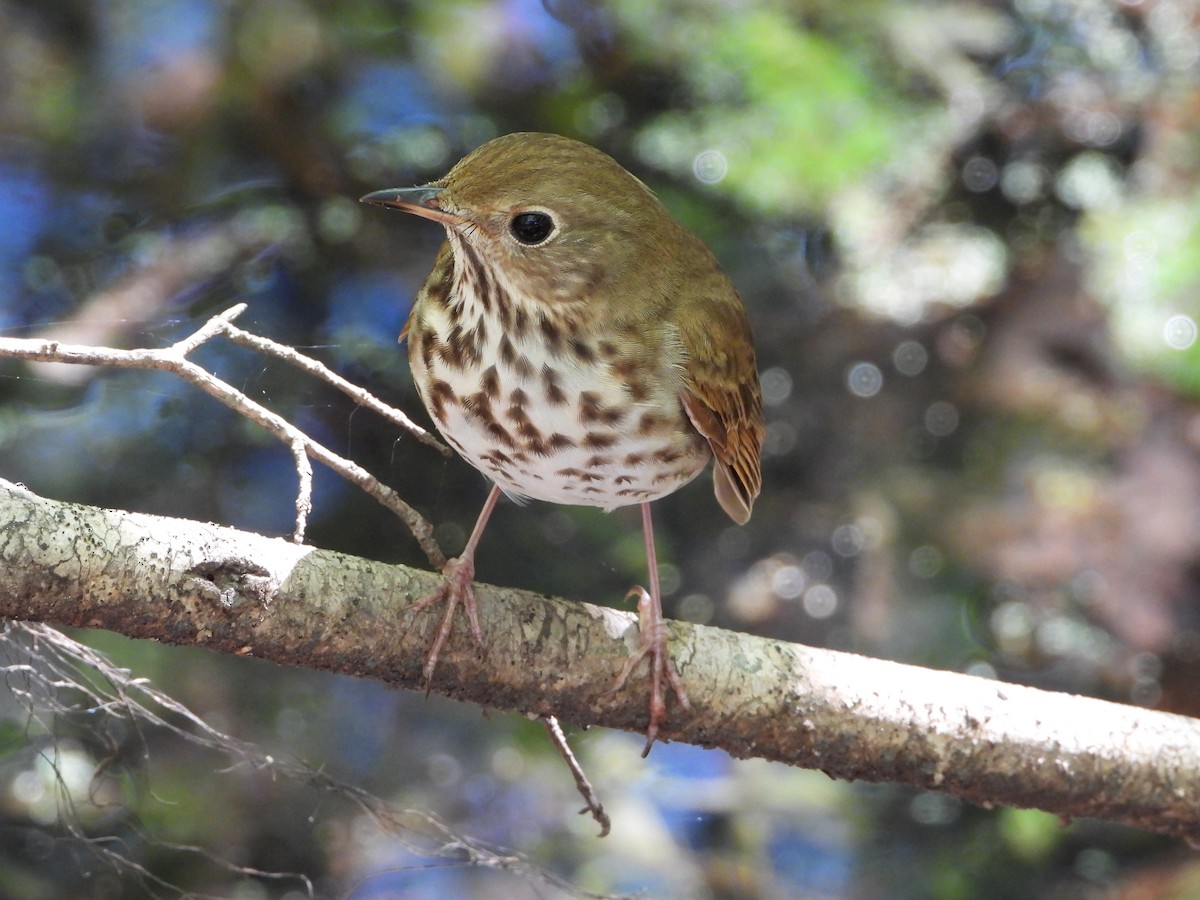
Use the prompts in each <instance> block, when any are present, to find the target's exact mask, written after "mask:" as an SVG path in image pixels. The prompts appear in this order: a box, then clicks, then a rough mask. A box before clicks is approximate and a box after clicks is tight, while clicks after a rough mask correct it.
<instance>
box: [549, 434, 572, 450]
mask: <svg viewBox="0 0 1200 900" xmlns="http://www.w3.org/2000/svg"><path fill="white" fill-rule="evenodd" d="M546 443H548V444H549V445H550V449H551V450H565V449H566V448H567V447H574V446H575V442H574V441H573V440H571V439H570V438H569V437H567V436H566V435H565V434H561V433H559V432H557V431H556V432H554V434H552V435H550V437H549V438H547V439H546Z"/></svg>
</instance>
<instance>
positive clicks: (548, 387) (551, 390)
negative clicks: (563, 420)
mask: <svg viewBox="0 0 1200 900" xmlns="http://www.w3.org/2000/svg"><path fill="white" fill-rule="evenodd" d="M542 389H543V391H545V394H546V401H547V402H548V403H552V404H554V405H555V406H561V405H562V404H564V403H566V402H567V395H566V394H565V393H563V389H562V388H561V387H560V386H559V383H558V372H556V371H554V369H552V368H550V367H549V366H542Z"/></svg>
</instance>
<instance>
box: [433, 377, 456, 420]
mask: <svg viewBox="0 0 1200 900" xmlns="http://www.w3.org/2000/svg"><path fill="white" fill-rule="evenodd" d="M447 403H458V397H456V396H455V394H454V388H452V387H450V385H449V384H447V383H446V382H444V381H435V382H434V383H433V386H432V387H430V388H429V411H430V412H431V413H433V417H434V418H435V419H437V420H438V421H439V422H441V423H442V424H443V425H445V424H446V404H447Z"/></svg>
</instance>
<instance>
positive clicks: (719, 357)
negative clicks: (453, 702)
mask: <svg viewBox="0 0 1200 900" xmlns="http://www.w3.org/2000/svg"><path fill="white" fill-rule="evenodd" d="M361 201H362V202H364V203H367V204H372V205H376V206H381V207H387V208H390V209H396V210H401V211H403V212H406V213H410V214H412V215H416V216H419V217H421V218H424V219H428V220H430V221H433V222H436V223H438V224H439V225H441V226H442V227H443V228H444V229H445V233H446V241H445V242H444V243H443V244H442V246H441V248H440V249H439V251H438V253H437V256H436V258H435V260H434V264H433V269H432V271H431V272H430V274H429V277H428V278H427V280H426V281H425V283H424V285H423V286H422V288H421V289H420V291H419V292H418V294H417V297H416V299H415V301H414V302H413V305H412V309H411V311H410V313H409V317H408V321H407V323H406V324H405V326H404V329H403V331H402V332H401V334H400V341H401V342H403V341H404V340H405V339H406V338H407V341H408V357H409V364H410V367H411V369H412V374H413V381H414V384H415V386H416V389H417V392H418V394H419V395H420V397H421V400H422V402H423V403H424V405H425V408H426V409H427V410H428V412H429V415H430V417H431V418H432V419H433V421H434V422H435V423H436V426H437V428H438V430H439V431H440V432H441V434H442V436H443V437H444V438H445V440H446V442H447V443H448V444H449V445H450V446H451V447H453V448H454V450H456V451H457V452H458V453H459V454H460V455H461V456H462V457H463V458H464V459H465V460H466V461H467V462H469V463H470V464H471V465H472V466H474V467H475V468H476V469H478V470H479V471H480V472H482V473H483V474H484V475H485V476H486V477H487V478H488V479H489V480H490V481H491V482H492V488H491V490H490V492H489V494H488V497H487V500H486V501H485V503H484V505H483V508H482V510H481V511H480V514H479V517H478V519H477V521H476V523H475V527H474V529H473V530H472V532H471V535H470V537H469V538H468V540H467V543H466V545H465V547H464V548H463V550H462V552H461V553H460V554H459V555H458V556H457V557H454V558H452V559H451V560H449V561H448V562H447V563H446V564H445V566H444V567H443V569H442V574H443V575H444V577H445V582H444V583H443V584H442V586H441V587H439V588H438V589H437V590H436V591H434V592H433V593H431V594H429V595H427V596H425V597H423V598H421V599H420V600H418V601H417V602H416V603H415V604H414V605H413V609H415V610H417V611H421V610H425V609H428V608H430V607H433V606H435V605H437V604H444V612H443V615H442V620H441V624H440V627H439V629H438V632H437V634H436V635H435V637H434V639H433V641H432V642H431V645H430V648H429V651H428V655H427V657H426V660H425V664H424V667H423V670H422V674H423V676H424V678H425V681H426V685H427V686H428V684H429V683H430V681H431V680H432V678H433V674H434V670H435V668H436V665H437V661H438V656H439V654H440V653H441V651H442V648H443V647H444V645H445V643H446V641H447V639H448V638H449V636H450V634H451V631H452V627H453V621H454V617H455V615H456V611H457V610H458V609H459V608H460V607H461V608H462V609H463V610H464V611H465V613H466V616H467V620H468V625H469V628H470V632H471V636H472V638H473V640H474V641H475V643H476V645H477V646H478V647H480V649H481V650H482V649H483V647H484V646H485V645H484V640H483V635H482V630H481V628H480V625H479V619H478V607H477V604H476V599H475V593H474V588H473V582H474V578H475V552H476V548H477V547H478V545H479V541H480V539H481V537H482V535H483V532H484V529H485V527H486V525H487V522H488V519H489V517H490V516H491V514H492V511H493V510H494V508H495V506H496V503H497V501H498V500H499V499H500V496H501V494H506V495H508V496H509V497H511V498H513V499H515V500H518V501H520V502H523V501H524V500H526V499H535V500H543V501H549V502H551V503H558V504H568V505H583V506H595V507H599V508H601V509H604V510H613V509H615V508H618V507H622V506H633V505H638V506H640V507H641V514H642V515H641V518H642V530H643V535H644V540H645V546H646V558H647V567H648V583H649V588H645V587H642V586H637V587H635V588H633V589H632V590H631V591H630V594H629V596H632V597H636V598H637V609H638V626H639V627H638V630H639V644H638V649H637V650H636V651H635V652H634V653H632V654H631V655H630V656H629V658H628V660H627V661H626V663H625V665H624V666H623V668H622V670H621V671H620V672H619V673H618V674H617V677H616V679H615V681H614V684H613V687H612V688H611V690H614V691H616V690H621V689H623V688H624V687H625V685H626V683H627V680H628V678H629V677H630V675H631V674H632V673H633V672H634V671H635V670H636V668H637V667H638V666H639V665H640V664H641V662H642V661H643V660H649V681H650V697H649V704H648V719H647V728H646V737H647V740H646V746H645V750H644V752H643V755H645V754H646V753H648V752H649V750H650V748H651V747H652V745H653V744H654V741H655V739H656V737H657V735H658V732H659V729H660V727H661V725H662V723H663V721H664V720H665V718H666V713H667V690H668V689H669V690H670V691H671V692H672V693H673V694H674V695H675V698H676V701H677V703H678V705H679V706H680V707H681V708H688V707H689V701H688V697H687V691H686V688H685V686H684V684H683V682H682V679H681V678H680V676H679V673H678V670H677V669H676V667H675V665H674V663H673V662H672V661H671V660H670V657H669V654H668V647H667V632H666V628H665V626H664V622H663V612H662V596H661V590H660V584H659V578H658V562H657V554H656V552H655V544H654V530H653V522H652V517H651V506H650V505H651V503H652V502H653V501H655V500H658V499H660V498H662V497H665V496H666V495H668V494H671V493H672V492H674V491H676V490H678V489H679V488H681V487H683V486H684V485H685V484H687V483H688V482H690V481H692V479H694V478H695V477H696V476H697V475H699V474H700V473H701V472H702V471H703V470H704V468H705V467H706V466H707V465H708V463H709V461H710V460H711V461H712V462H713V485H714V492H715V495H716V499H717V502H718V504H719V505H720V507H721V508H722V509H723V510H724V512H725V513H726V514H728V516H729V517H730V518H731V519H732V520H733V521H734V522H736V523H738V524H744V523H745V522H747V521H748V520H749V518H750V514H751V510H752V508H753V505H754V501H755V498H756V497H757V496H758V494H759V492H760V490H761V487H762V475H761V464H760V463H761V454H762V443H763V436H764V431H765V428H764V424H763V413H762V394H761V391H760V388H759V379H758V369H757V366H756V362H755V354H754V344H753V339H752V336H751V331H750V325H749V322H748V319H747V315H746V311H745V307H744V306H743V303H742V301H741V298H740V297H739V295H738V292H737V290H736V288H735V287H734V285H733V282H732V281H731V280H730V278H729V277H728V276H727V275H726V274H725V272H724V271H723V270H722V269H721V267H720V265H719V263H718V262H717V260H716V258H715V257H714V255H713V254H712V252H711V251H710V250H709V249H708V248H707V247H706V246H705V245H704V243H703V242H702V241H701V240H700V239H699V238H698V237H696V236H695V234H693V233H692V232H691V231H690V230H688V229H687V228H686V227H685V226H684V225H682V224H681V223H680V222H678V221H677V220H676V219H675V218H674V217H673V216H672V215H671V214H670V212H669V211H668V210H667V208H666V207H665V206H664V205H663V203H662V202H661V201H660V200H659V199H658V197H657V196H656V195H655V194H654V192H653V191H652V190H651V189H650V188H649V187H648V186H647V185H645V184H644V183H643V182H642V181H641V180H639V179H638V178H637V177H636V176H634V175H633V174H632V173H630V172H629V171H628V170H626V169H625V168H624V167H623V166H621V164H620V163H618V162H617V161H616V160H615V159H613V158H612V157H611V156H609V155H608V154H606V153H604V152H603V151H601V150H598V149H596V148H594V147H592V146H590V145H589V144H586V143H583V142H580V141H577V140H574V139H571V138H568V137H564V136H561V135H557V134H545V133H536V132H519V133H514V134H507V135H503V136H500V137H497V138H494V139H492V140H490V141H488V142H487V143H485V144H483V145H482V146H480V147H479V148H478V149H476V150H474V151H473V152H471V153H469V154H468V155H467V156H465V157H463V158H462V159H461V160H460V161H459V162H458V163H456V164H455V165H454V166H453V167H452V168H451V169H450V171H449V172H448V173H447V174H446V175H445V176H443V177H442V178H439V179H437V180H436V181H432V182H430V183H428V184H425V185H421V186H418V187H409V188H390V189H386V190H379V191H374V192H372V193H369V194H367V195H365V196H364V197H362V198H361Z"/></svg>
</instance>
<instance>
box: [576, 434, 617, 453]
mask: <svg viewBox="0 0 1200 900" xmlns="http://www.w3.org/2000/svg"><path fill="white" fill-rule="evenodd" d="M616 442H617V436H616V435H615V434H606V433H605V432H602V431H589V432H588V433H587V434H585V435H584V436H583V446H584V447H585V448H586V449H588V450H607V449H608V448H609V447H611V446H612V445H613V444H615V443H616Z"/></svg>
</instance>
